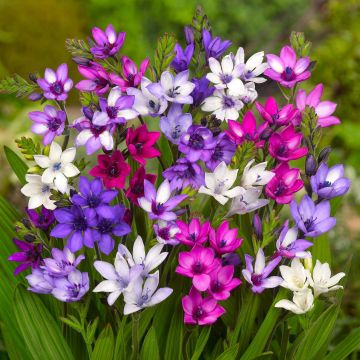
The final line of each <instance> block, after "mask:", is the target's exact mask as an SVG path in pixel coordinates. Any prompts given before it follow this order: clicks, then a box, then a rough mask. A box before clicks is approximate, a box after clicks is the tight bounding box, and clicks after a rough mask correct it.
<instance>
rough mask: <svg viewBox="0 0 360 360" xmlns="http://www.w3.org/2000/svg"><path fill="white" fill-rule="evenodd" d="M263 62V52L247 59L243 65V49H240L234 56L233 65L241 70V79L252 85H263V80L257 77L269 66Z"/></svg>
mask: <svg viewBox="0 0 360 360" xmlns="http://www.w3.org/2000/svg"><path fill="white" fill-rule="evenodd" d="M263 60H264V52H263V51H260V52H258V53H256V54H254V55H252V56H250V57H249V59H248V61H246V63H245V55H244V49H243V48H242V47H240V48H239V49H238V51H237V52H236V55H235V65H236V66H238V67H240V69H241V79H242V80H244V81H252V82H254V83H263V82H265V81H266V79H265V78H263V77H259V75H261V74H262V73H263V72H264V71H265V70H266V69H267V68H268V67H269V66H268V64H267V63H266V62H265V63H263Z"/></svg>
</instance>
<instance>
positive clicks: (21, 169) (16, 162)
mask: <svg viewBox="0 0 360 360" xmlns="http://www.w3.org/2000/svg"><path fill="white" fill-rule="evenodd" d="M4 152H5V155H6V159H7V161H8V163H9V164H10V166H11V168H12V169H13V171H14V173H15V174H16V176H17V177H18V179H19V181H20V183H21V185H25V183H26V180H25V175H26V173H27V170H28V167H27V165H26V164H25V163H24V162H23V161H22V160H21V159H20V157H19V156H18V155H17V154H16V153H15V152H14V151H12V150H11V149H10V148H8V147H7V146H4Z"/></svg>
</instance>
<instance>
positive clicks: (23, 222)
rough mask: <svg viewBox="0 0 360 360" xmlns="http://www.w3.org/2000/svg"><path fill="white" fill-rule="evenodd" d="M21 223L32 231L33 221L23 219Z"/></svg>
mask: <svg viewBox="0 0 360 360" xmlns="http://www.w3.org/2000/svg"><path fill="white" fill-rule="evenodd" d="M21 223H22V224H23V225H24V226H25V227H26V228H27V229H29V230H30V229H31V221H30V220H29V219H26V218H24V219H21Z"/></svg>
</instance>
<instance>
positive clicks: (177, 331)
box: [165, 307, 184, 360]
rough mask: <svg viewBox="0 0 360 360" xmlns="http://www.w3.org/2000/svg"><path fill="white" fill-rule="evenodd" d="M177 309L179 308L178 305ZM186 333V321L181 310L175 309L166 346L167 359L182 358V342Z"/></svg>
mask: <svg viewBox="0 0 360 360" xmlns="http://www.w3.org/2000/svg"><path fill="white" fill-rule="evenodd" d="M175 309H178V307H176V308H175ZM183 334H184V323H183V318H182V314H181V312H180V311H175V312H174V315H173V316H172V318H171V323H170V328H169V329H168V336H167V341H166V348H165V359H171V360H176V359H179V360H181V359H182V355H181V354H182V342H183Z"/></svg>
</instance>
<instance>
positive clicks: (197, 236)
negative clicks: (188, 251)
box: [176, 218, 210, 247]
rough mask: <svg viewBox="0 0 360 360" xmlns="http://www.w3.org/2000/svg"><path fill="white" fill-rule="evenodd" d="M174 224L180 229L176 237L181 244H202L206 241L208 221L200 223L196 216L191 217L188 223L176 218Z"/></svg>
mask: <svg viewBox="0 0 360 360" xmlns="http://www.w3.org/2000/svg"><path fill="white" fill-rule="evenodd" d="M176 224H177V226H178V227H179V230H180V231H179V232H178V233H177V234H176V239H177V240H179V241H180V242H181V243H182V244H184V245H187V246H190V247H193V246H194V245H196V244H200V245H202V244H204V243H205V242H206V241H207V238H208V234H209V231H210V222H209V221H206V222H205V223H203V224H201V223H200V221H199V219H198V218H193V219H191V221H190V223H189V224H186V223H184V222H182V221H181V220H177V221H176Z"/></svg>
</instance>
